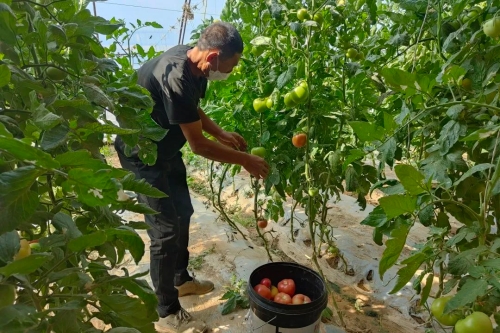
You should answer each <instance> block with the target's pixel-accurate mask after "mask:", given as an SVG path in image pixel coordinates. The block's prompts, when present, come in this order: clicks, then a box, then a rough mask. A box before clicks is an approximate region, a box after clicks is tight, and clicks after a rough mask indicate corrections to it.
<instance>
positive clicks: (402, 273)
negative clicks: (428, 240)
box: [384, 234, 432, 294]
mask: <svg viewBox="0 0 500 333" xmlns="http://www.w3.org/2000/svg"><path fill="white" fill-rule="evenodd" d="M391 236H392V234H391ZM384 255H385V252H384ZM397 256H398V257H399V253H398V254H397ZM396 259H397V257H396ZM426 259H427V255H426V254H425V253H422V252H418V253H415V254H414V255H412V256H411V257H409V258H407V259H405V260H403V261H402V262H401V264H402V265H405V266H404V267H403V268H400V269H399V270H398V273H397V275H398V280H397V283H396V285H395V286H394V288H392V290H391V291H390V292H389V294H395V293H397V292H398V291H399V290H401V288H403V287H404V286H405V285H406V284H407V283H408V282H410V280H411V279H412V278H413V277H414V276H415V273H416V272H417V270H418V269H419V268H420V266H421V265H422V263H424V262H425V260H426ZM431 285H432V283H431Z"/></svg>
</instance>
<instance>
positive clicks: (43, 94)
mask: <svg viewBox="0 0 500 333" xmlns="http://www.w3.org/2000/svg"><path fill="white" fill-rule="evenodd" d="M86 6H87V2H85V1H28V2H25V1H2V2H1V3H0V26H1V27H2V28H1V29H0V30H1V33H0V213H1V216H2V218H1V220H2V222H1V223H0V286H1V288H2V291H1V294H2V296H1V297H0V299H2V301H4V300H6V301H8V302H6V304H4V305H5V306H4V307H3V308H2V309H0V317H1V318H2V321H1V322H0V331H2V332H12V331H33V332H48V331H51V332H54V333H59V332H70V331H71V332H84V331H87V330H92V331H96V330H97V329H96V328H95V327H94V325H93V322H94V321H96V320H100V321H101V322H102V324H103V327H104V326H105V325H106V326H108V327H110V329H111V328H117V327H128V328H130V329H136V330H140V331H141V332H154V331H155V329H154V325H153V322H154V321H155V320H157V318H158V316H157V314H156V305H157V300H156V296H155V294H154V292H153V290H152V289H151V288H150V287H149V285H148V284H147V283H146V282H145V281H144V280H143V276H144V275H146V274H147V273H138V274H130V275H128V274H126V275H124V274H121V275H115V274H116V273H113V272H114V269H115V268H117V267H118V266H119V265H121V264H122V263H124V262H126V261H128V260H133V261H134V262H136V263H138V262H139V261H140V260H141V258H142V256H143V254H144V253H145V249H144V246H145V245H144V242H143V241H142V239H141V237H140V235H139V234H138V232H137V231H136V230H135V229H141V228H143V224H142V223H135V222H129V221H125V220H124V219H123V218H122V217H121V215H120V214H119V212H120V211H123V210H129V211H133V212H137V213H139V214H149V213H155V212H154V211H153V210H151V209H150V208H148V207H146V206H144V205H141V204H138V203H137V201H136V200H135V199H132V198H128V196H126V197H125V193H124V191H134V192H137V193H141V194H144V195H147V196H155V197H163V196H165V195H164V194H163V193H161V192H160V191H158V190H156V189H154V188H152V187H151V186H149V185H147V184H146V183H145V182H144V181H142V180H136V179H135V176H134V175H133V174H131V173H129V172H126V171H124V170H123V169H116V168H113V167H111V166H110V165H108V164H107V163H106V160H105V157H104V156H103V154H102V153H101V149H102V148H103V147H104V146H105V144H106V143H105V139H109V138H111V136H112V135H116V134H120V135H122V136H123V137H124V140H125V141H126V143H127V145H129V147H130V148H131V147H136V148H137V149H139V150H140V151H141V153H140V155H141V158H143V159H144V161H145V163H148V164H152V163H154V162H155V160H156V149H155V145H154V143H153V142H154V140H156V141H157V140H159V139H161V138H162V137H163V136H164V135H165V131H164V130H163V129H161V128H160V127H159V126H158V125H156V124H155V123H154V122H153V121H152V119H151V117H150V116H149V115H148V113H149V112H151V111H152V107H153V101H152V100H151V98H150V97H149V94H148V93H147V92H146V91H145V90H144V89H143V88H142V87H140V86H139V85H137V84H136V79H137V77H136V76H135V75H134V72H135V70H134V68H133V66H132V63H133V62H134V61H135V62H137V61H139V62H140V61H143V60H147V59H149V58H151V57H153V56H155V55H156V54H157V52H156V51H155V50H154V48H150V49H149V50H144V49H143V48H142V47H141V46H140V45H139V46H137V47H136V48H134V46H135V45H134V44H131V43H130V42H131V37H132V35H133V33H134V32H135V31H137V30H138V29H142V28H144V27H152V28H155V27H156V28H160V27H161V26H160V25H159V24H157V23H154V22H140V21H138V22H137V23H135V22H134V23H133V24H132V25H131V27H132V28H129V27H126V26H125V25H124V24H123V22H121V21H119V20H115V19H113V20H109V21H108V20H105V19H103V18H101V17H98V16H93V15H92V14H91V12H90V11H89V10H88V9H86V8H85V7H86ZM98 36H99V39H100V40H105V39H107V40H108V42H107V45H108V47H104V46H103V45H102V44H101V42H100V41H99V39H98V38H97V37H98ZM117 50H118V51H117ZM124 50H126V51H124ZM134 50H135V51H134ZM109 115H113V116H114V117H116V119H117V120H118V123H119V124H120V126H117V125H116V124H115V123H113V122H111V121H109V120H108V119H107V117H109ZM108 142H109V140H108ZM20 207H22V208H20ZM33 240H39V241H38V243H36V242H34V243H32V244H30V242H31V241H33ZM32 250H33V251H32ZM15 290H17V295H16V293H13V292H12V291H15ZM4 297H5V298H4ZM16 297H17V301H16V303H15V304H12V303H13V301H12V299H13V298H16ZM123 304H127V306H126V307H123ZM68 309H70V310H69V311H68ZM97 331H99V332H101V330H97Z"/></svg>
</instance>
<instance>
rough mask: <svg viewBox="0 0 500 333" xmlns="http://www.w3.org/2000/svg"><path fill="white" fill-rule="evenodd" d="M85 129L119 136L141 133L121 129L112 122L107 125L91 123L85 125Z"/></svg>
mask: <svg viewBox="0 0 500 333" xmlns="http://www.w3.org/2000/svg"><path fill="white" fill-rule="evenodd" d="M85 128H86V129H89V130H92V131H94V132H98V133H105V134H118V135H125V134H135V133H139V132H140V131H141V130H140V129H129V128H120V127H118V126H116V125H114V124H112V123H110V122H109V123H107V124H101V123H89V124H87V125H85Z"/></svg>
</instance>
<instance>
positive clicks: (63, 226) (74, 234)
mask: <svg viewBox="0 0 500 333" xmlns="http://www.w3.org/2000/svg"><path fill="white" fill-rule="evenodd" d="M52 225H54V227H56V229H57V230H59V231H60V232H61V233H63V234H65V235H66V236H67V237H68V238H78V237H80V236H82V232H81V231H80V230H79V229H78V227H77V226H76V224H75V221H73V219H72V218H71V216H69V215H67V214H65V213H60V212H59V213H57V214H55V215H54V217H53V218H52Z"/></svg>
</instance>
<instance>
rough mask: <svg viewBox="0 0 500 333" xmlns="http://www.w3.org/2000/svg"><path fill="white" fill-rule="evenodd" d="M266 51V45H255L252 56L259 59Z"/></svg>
mask: <svg viewBox="0 0 500 333" xmlns="http://www.w3.org/2000/svg"><path fill="white" fill-rule="evenodd" d="M265 50H266V47H265V46H264V45H254V46H253V47H252V54H253V55H254V56H255V57H259V56H260V55H261V54H262V53H264V51H265Z"/></svg>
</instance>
